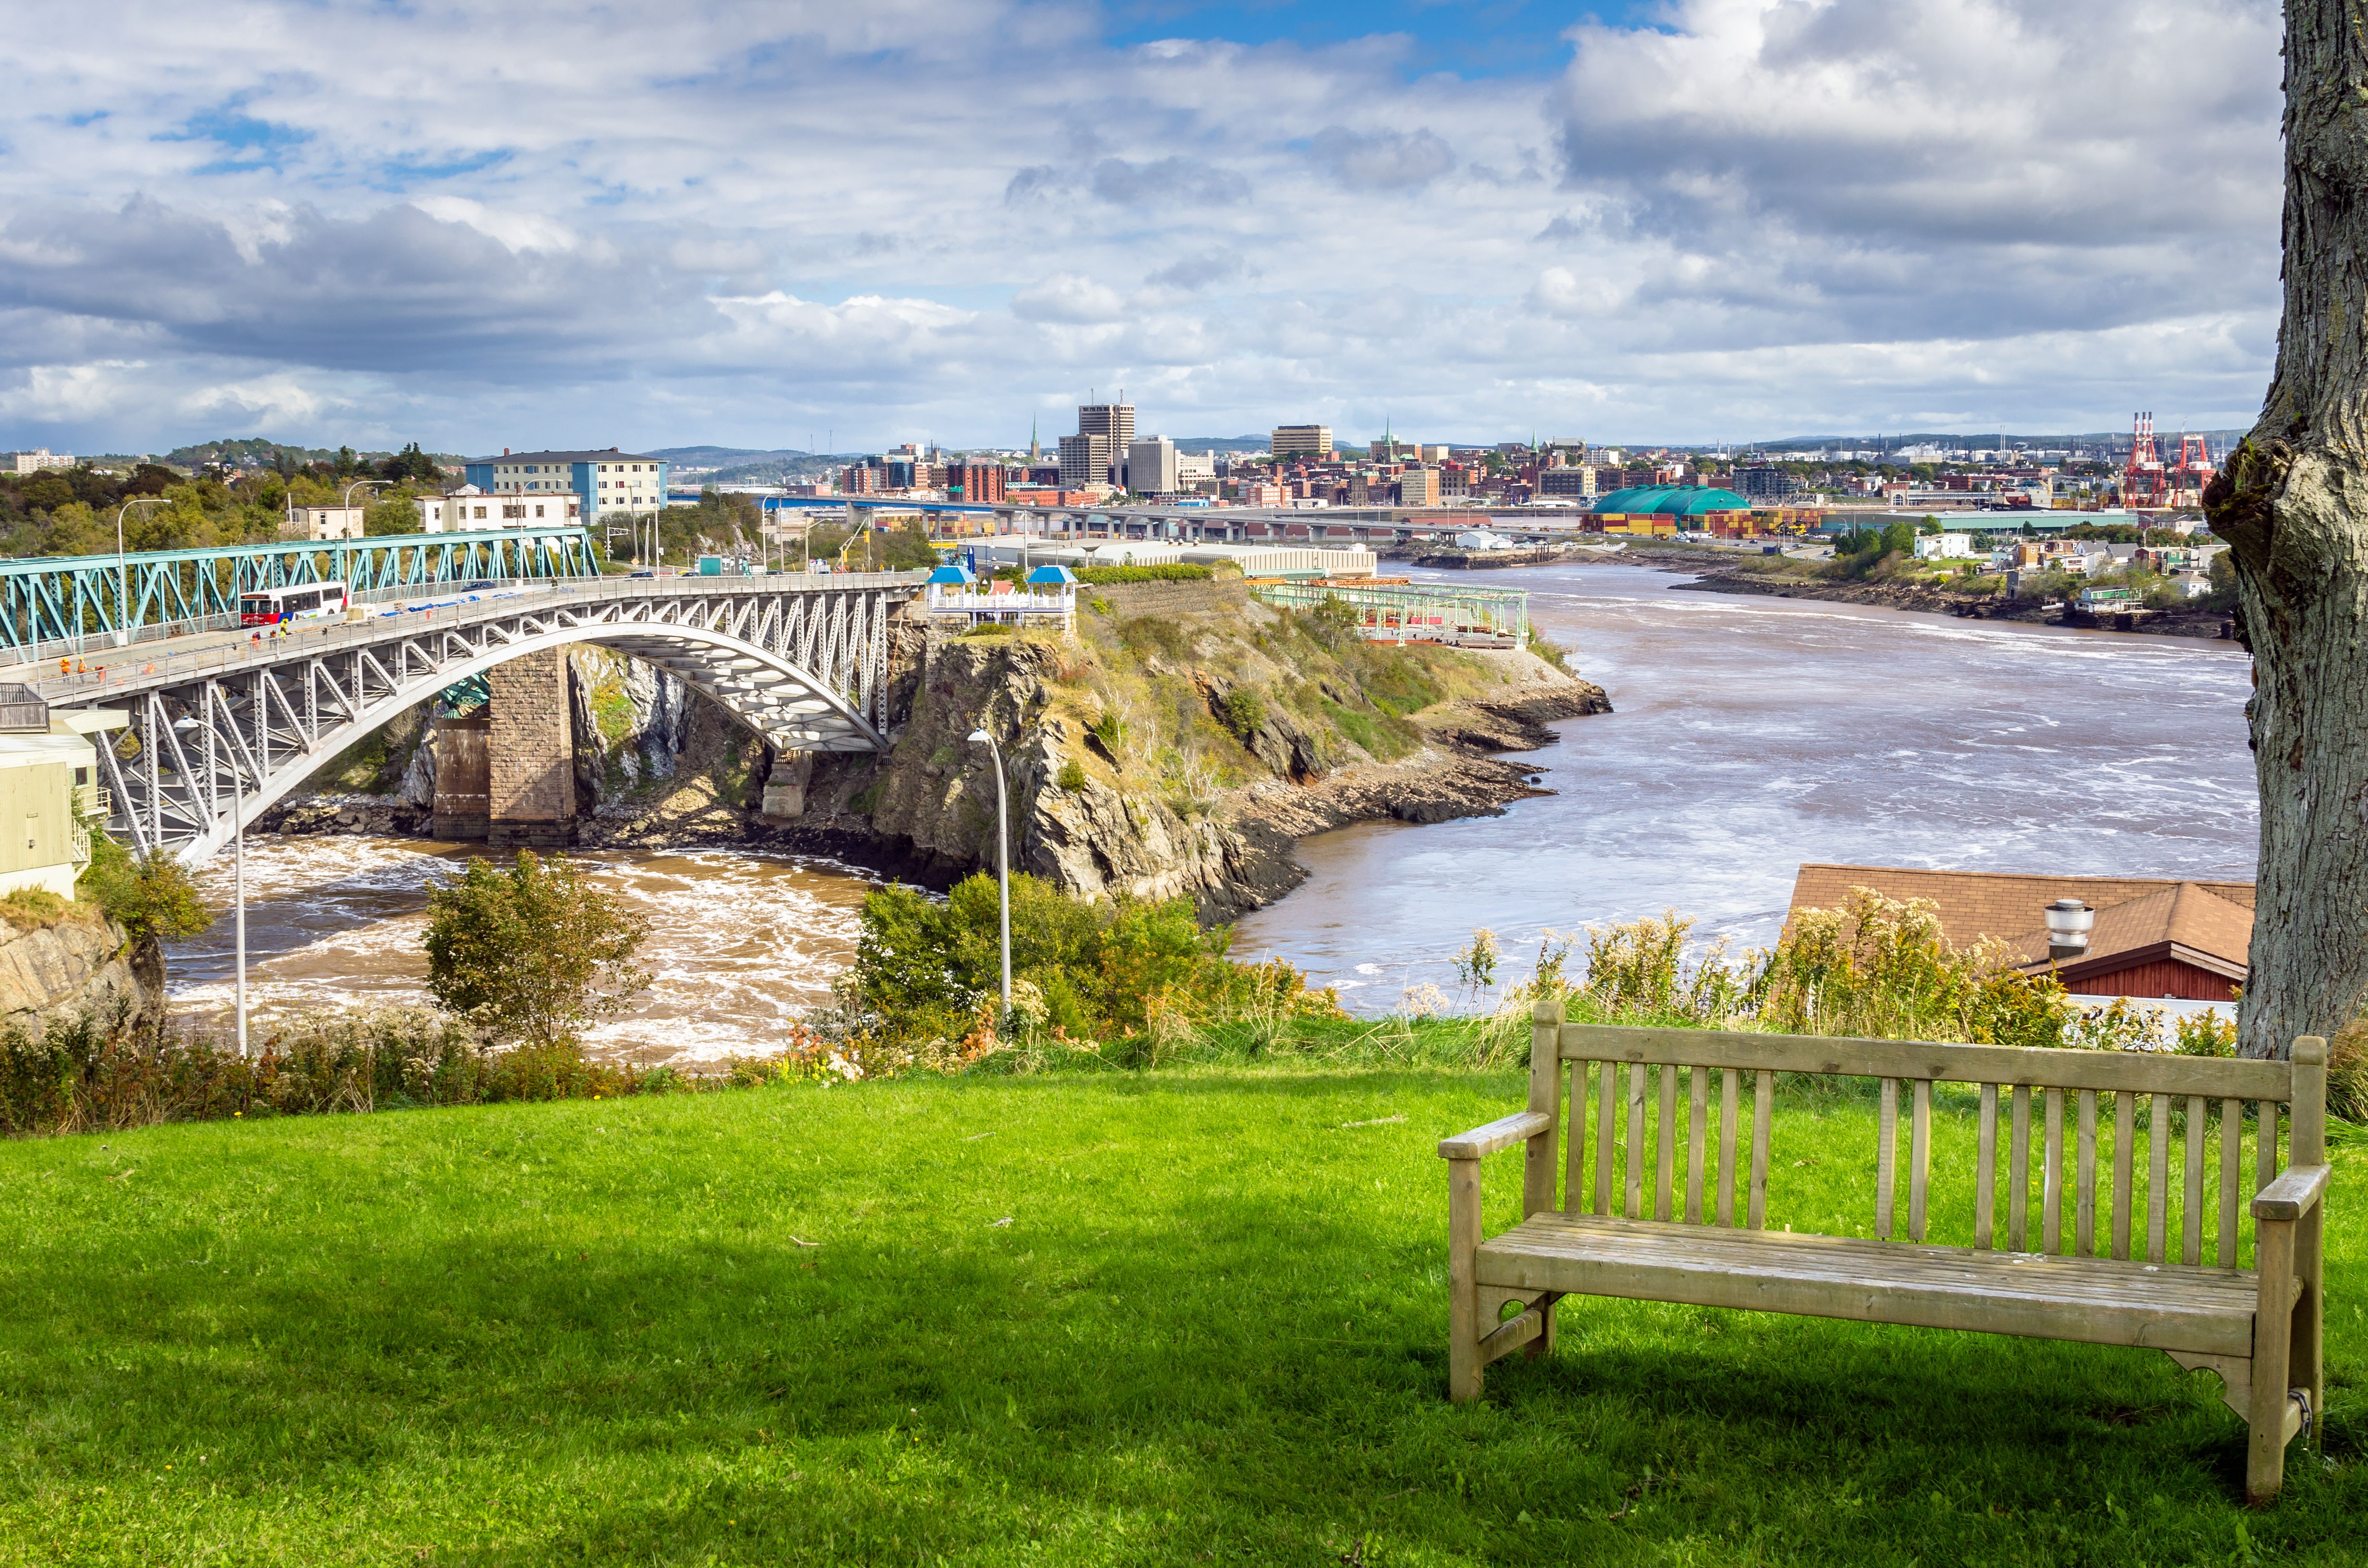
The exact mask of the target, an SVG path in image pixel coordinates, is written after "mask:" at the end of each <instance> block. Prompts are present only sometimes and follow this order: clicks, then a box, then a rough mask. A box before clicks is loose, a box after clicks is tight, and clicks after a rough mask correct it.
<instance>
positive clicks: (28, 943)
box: [0, 908, 165, 1033]
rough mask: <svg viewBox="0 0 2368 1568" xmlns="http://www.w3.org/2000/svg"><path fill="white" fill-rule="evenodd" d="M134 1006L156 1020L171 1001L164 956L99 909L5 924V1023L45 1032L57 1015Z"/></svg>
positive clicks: (0, 987)
mask: <svg viewBox="0 0 2368 1568" xmlns="http://www.w3.org/2000/svg"><path fill="white" fill-rule="evenodd" d="M124 1005H128V1006H129V1007H130V1009H131V1013H132V1014H133V1016H134V1017H139V1018H142V1019H154V1018H156V1017H162V1016H163V1012H164V1006H165V960H164V956H163V954H161V953H160V952H158V951H157V950H156V949H155V947H154V944H148V945H146V946H144V947H143V946H142V945H141V944H138V943H135V942H133V941H132V940H131V937H129V936H128V935H127V934H126V933H125V932H124V929H123V927H122V926H119V925H117V924H116V923H115V922H114V921H112V920H109V919H108V918H107V917H106V916H104V915H99V914H98V913H97V911H95V910H87V909H82V908H76V909H74V911H72V912H71V913H69V914H68V915H65V916H64V917H63V918H62V919H59V920H56V921H54V922H51V923H48V924H44V925H40V926H33V927H32V928H30V929H27V928H25V927H23V926H17V925H15V924H0V1025H5V1026H6V1027H9V1028H19V1029H23V1030H25V1031H26V1032H28V1033H34V1032H38V1031H39V1030H40V1028H41V1027H42V1026H43V1025H44V1024H46V1023H48V1022H49V1021H51V1019H55V1018H66V1017H74V1016H76V1015H78V1014H82V1013H93V1014H97V1015H98V1016H100V1017H106V1016H108V1015H109V1014H110V1013H112V1012H113V1011H114V1009H115V1008H116V1007H117V1006H124Z"/></svg>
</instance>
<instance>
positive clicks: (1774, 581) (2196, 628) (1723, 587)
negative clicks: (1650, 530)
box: [1620, 548, 2236, 641]
mask: <svg viewBox="0 0 2368 1568" xmlns="http://www.w3.org/2000/svg"><path fill="white" fill-rule="evenodd" d="M1620 559H1621V560H1622V561H1623V562H1628V561H1633V562H1636V563H1637V564H1639V565H1644V566H1653V567H1657V568H1659V569H1660V570H1662V571H1665V572H1691V573H1695V574H1698V575H1699V576H1700V579H1701V580H1700V581H1698V582H1692V583H1678V584H1674V585H1672V587H1673V588H1674V589H1675V590H1676V591H1679V592H1691V593H1703V594H1744V595H1757V596H1759V597H1766V598H1784V599H1822V600H1825V601H1827V602H1828V603H1832V604H1856V605H1873V606H1876V607H1879V608H1884V609H1901V610H1911V611H1915V612H1917V613H1919V614H1925V615H1948V616H1954V617H1956V618H1957V619H1961V620H2012V621H2021V622H2023V623H2025V624H2028V625H2033V626H2072V627H2080V628H2084V629H2087V630H2090V631H2126V632H2134V633H2139V634H2143V635H2147V636H2155V637H2189V638H2202V639H2209V640H2218V641H2226V640H2228V639H2231V638H2233V637H2234V636H2235V635H2236V625H2235V620H2234V619H2233V618H2232V617H2230V616H2229V615H2228V614H2227V612H2226V611H2225V610H2205V609H2192V610H2191V609H2172V610H2154V611H2148V612H2146V613H2145V614H2141V615H2135V616H2132V615H2114V614H2111V613H2107V614H2102V615H2090V614H2087V613H2084V612H2083V611H2081V610H2079V609H2078V608H2074V607H2073V606H2071V605H2068V604H2045V605H2043V604H2037V603H2033V602H2032V601H2030V600H2025V599H2009V598H2007V597H2003V596H2001V595H1997V594H1961V593H1952V592H1951V591H1949V590H1948V589H1945V588H1927V587H1916V586H1911V585H1906V584H1898V583H1837V582H1821V581H1811V580H1808V579H1804V578H1799V577H1782V576H1774V575H1767V574H1759V573H1754V572H1750V571H1748V570H1746V569H1745V567H1744V566H1743V565H1742V564H1741V562H1736V561H1732V560H1720V559H1718V558H1716V557H1709V558H1705V557H1703V556H1700V555H1696V554H1693V553H1691V552H1683V551H1654V550H1636V549H1634V548H1631V549H1629V550H1626V551H1622V553H1621V556H1620Z"/></svg>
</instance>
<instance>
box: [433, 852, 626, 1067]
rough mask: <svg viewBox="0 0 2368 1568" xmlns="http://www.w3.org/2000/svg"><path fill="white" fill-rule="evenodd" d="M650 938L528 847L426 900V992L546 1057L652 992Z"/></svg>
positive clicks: (618, 906)
mask: <svg viewBox="0 0 2368 1568" xmlns="http://www.w3.org/2000/svg"><path fill="white" fill-rule="evenodd" d="M648 935H649V921H648V920H647V919H646V918H645V917H643V916H642V915H636V914H634V913H632V911H631V910H629V909H628V908H626V906H625V905H624V904H623V903H620V902H619V901H618V900H617V899H615V898H612V897H610V896H609V894H607V893H605V892H601V891H600V890H599V889H598V888H596V887H593V886H592V885H591V884H589V883H588V882H586V881H584V879H583V876H582V873H580V872H579V871H577V870H576V869H575V865H574V863H573V862H571V861H569V860H566V859H564V858H559V859H552V860H545V859H543V858H541V857H539V856H537V855H536V854H535V853H534V852H533V851H532V850H529V849H521V850H519V851H518V858H517V859H516V860H515V861H514V862H513V863H512V864H511V866H510V868H509V869H508V870H507V871H497V870H495V869H494V868H493V867H492V866H491V865H490V864H488V863H487V862H486V861H485V860H484V859H483V858H478V857H472V858H470V861H469V866H468V869H467V870H466V871H464V872H463V873H462V874H461V880H460V881H457V882H449V883H446V884H444V885H442V886H440V887H437V888H435V889H433V890H432V891H430V892H429V893H428V895H427V940H426V946H427V985H428V989H429V990H430V991H432V992H434V993H435V995H436V1000H437V1004H438V1006H441V1007H443V1008H445V1009H446V1010H447V1011H449V1012H452V1013H456V1014H458V1015H460V1016H461V1017H465V1018H467V1019H469V1020H470V1021H471V1022H472V1023H473V1024H475V1025H477V1026H478V1027H480V1028H484V1030H485V1031H486V1032H487V1033H489V1034H491V1035H493V1036H494V1037H495V1038H497V1039H504V1040H520V1041H522V1042H524V1043H525V1044H528V1045H530V1046H534V1047H536V1048H538V1049H541V1050H546V1051H547V1050H549V1049H551V1048H552V1047H554V1046H559V1045H563V1044H573V1043H574V1041H575V1039H576V1035H577V1032H578V1031H579V1030H580V1029H582V1028H583V1027H584V1026H585V1025H586V1024H587V1023H589V1022H591V1021H592V1020H593V1019H595V1018H600V1017H611V1016H613V1015H615V1014H617V1013H620V1012H621V1011H623V1010H624V1008H625V1006H626V1005H627V1004H628V1003H629V1002H630V1001H631V1000H632V997H633V996H634V995H635V994H637V993H639V992H641V991H642V990H643V989H645V988H646V987H647V986H648V985H649V983H650V977H649V974H648V973H647V972H646V971H643V970H641V969H637V968H635V967H634V965H633V961H632V960H633V953H634V951H635V950H636V949H639V948H640V947H641V945H642V941H643V938H644V937H647V936H648Z"/></svg>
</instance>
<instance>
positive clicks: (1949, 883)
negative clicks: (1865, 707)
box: [1793, 865, 2253, 990]
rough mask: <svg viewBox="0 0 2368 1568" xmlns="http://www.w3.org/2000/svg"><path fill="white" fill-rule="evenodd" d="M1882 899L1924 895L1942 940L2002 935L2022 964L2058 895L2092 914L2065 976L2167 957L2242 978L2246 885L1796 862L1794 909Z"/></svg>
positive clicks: (2041, 944)
mask: <svg viewBox="0 0 2368 1568" xmlns="http://www.w3.org/2000/svg"><path fill="white" fill-rule="evenodd" d="M1852 888H1870V889H1873V891H1874V892H1879V893H1881V894H1883V895H1884V897H1885V898H1892V899H1897V900H1900V901H1901V902H1903V903H1904V902H1906V901H1907V900H1909V899H1930V900H1931V902H1932V903H1934V904H1935V905H1937V906H1938V908H1939V911H1940V915H1941V932H1942V934H1943V935H1944V936H1945V937H1947V938H1948V940H1949V942H1950V943H1951V944H1952V946H1955V947H1964V946H1967V945H1969V944H1970V943H1972V942H1974V941H1975V940H1976V939H1978V938H1980V937H1998V938H1999V939H2000V940H2002V941H2004V942H2006V943H2007V944H2008V945H2009V947H2010V948H2011V949H2014V952H2015V954H2016V956H2017V958H2018V960H2020V961H2021V963H2023V964H2024V965H2026V966H2033V967H2035V966H2037V965H2041V964H2044V963H2046V962H2047V925H2046V917H2045V915H2044V913H2043V912H2044V910H2045V909H2046V907H2047V906H2048V905H2049V904H2051V903H2055V901H2056V900H2057V899H2059V898H2077V899H2079V900H2082V901H2083V902H2085V903H2088V904H2089V905H2090V906H2091V907H2093V908H2094V909H2095V910H2096V911H2097V925H2096V929H2095V930H2094V931H2093V932H2091V933H2090V935H2089V956H2088V957H2086V958H2084V959H2081V960H2078V962H2077V963H2067V964H2065V965H2063V966H2062V967H2061V970H2060V971H2059V972H2060V973H2061V974H2062V976H2063V978H2064V981H2065V983H2066V984H2067V985H2070V986H2072V987H2073V988H2074V989H2076V990H2077V989H2078V988H2079V987H2078V982H2079V981H2081V980H2084V979H2087V978H2089V977H2091V976H2100V975H2104V974H2109V973H2111V972H2112V971H2117V970H2123V969H2127V968H2130V967H2132V966H2134V965H2136V964H2141V963H2146V962H2150V961H2152V960H2157V959H2169V960H2176V961H2178V962H2181V963H2186V964H2191V965H2193V966H2194V967H2196V968H2198V969H2203V970H2205V971H2210V972H2212V973H2214V974H2218V975H2222V976H2224V977H2226V978H2227V979H2229V980H2233V981H2239V982H2241V981H2242V980H2243V979H2244V978H2245V972H2246V964H2247V960H2248V954H2249V950H2250V949H2251V945H2252V937H2253V884H2252V883H2250V882H2198V881H2170V880H2167V879H2161V878H2146V877H2033V876H2022V875H2018V874H2015V873H2011V872H1997V871H1925V870H1917V869H1912V868H1908V867H1902V866H1827V865H1810V866H1803V867H1802V868H1801V870H1800V875H1799V876H1798V877H1797V878H1795V879H1794V881H1793V909H1794V910H1796V911H1797V910H1803V909H1838V908H1840V907H1841V906H1842V905H1843V904H1845V903H1848V902H1849V899H1850V889H1852Z"/></svg>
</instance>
